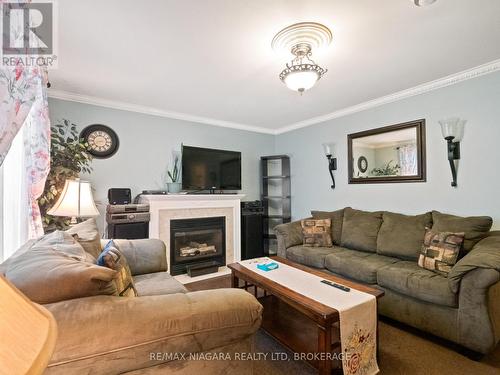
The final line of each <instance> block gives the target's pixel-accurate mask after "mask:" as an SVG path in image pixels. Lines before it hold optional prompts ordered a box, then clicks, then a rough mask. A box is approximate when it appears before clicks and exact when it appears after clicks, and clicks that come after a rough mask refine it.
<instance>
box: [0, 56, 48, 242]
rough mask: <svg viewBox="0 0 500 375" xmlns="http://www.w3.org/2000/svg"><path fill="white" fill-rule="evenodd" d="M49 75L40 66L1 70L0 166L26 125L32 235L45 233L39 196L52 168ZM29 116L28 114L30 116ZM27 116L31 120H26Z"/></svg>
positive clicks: (28, 192) (19, 66) (18, 66)
mask: <svg viewBox="0 0 500 375" xmlns="http://www.w3.org/2000/svg"><path fill="white" fill-rule="evenodd" d="M46 85H47V74H46V71H45V70H44V69H42V68H39V67H31V68H24V67H23V66H22V65H17V66H16V67H15V68H9V67H3V68H2V69H1V70H0V165H1V164H2V163H3V161H4V159H5V155H6V154H7V152H8V151H9V148H10V145H11V143H12V140H13V139H14V137H15V136H16V134H17V133H18V131H19V129H20V128H21V127H22V126H23V125H24V126H26V128H24V130H25V131H24V150H25V160H26V164H25V168H26V169H25V173H24V178H25V179H26V183H27V194H28V202H29V211H30V212H29V217H30V223H29V228H30V230H29V236H30V238H35V237H38V236H41V235H42V234H43V227H42V221H41V216H40V210H39V208H38V203H37V199H38V197H39V196H40V195H41V194H42V192H43V189H44V186H45V179H46V178H47V175H48V173H49V168H50V120H49V116H48V101H47V92H46V87H47V86H46ZM28 115H29V116H28ZM27 119H28V120H27Z"/></svg>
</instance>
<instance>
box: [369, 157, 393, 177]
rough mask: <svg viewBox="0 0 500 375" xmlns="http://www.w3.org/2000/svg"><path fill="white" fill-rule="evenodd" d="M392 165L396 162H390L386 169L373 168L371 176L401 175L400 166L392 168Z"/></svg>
mask: <svg viewBox="0 0 500 375" xmlns="http://www.w3.org/2000/svg"><path fill="white" fill-rule="evenodd" d="M391 163H394V160H391V161H390V162H388V163H387V164H386V165H385V166H384V167H381V168H373V169H372V171H371V175H373V176H396V175H398V174H399V169H400V166H399V165H398V164H395V165H393V166H391Z"/></svg>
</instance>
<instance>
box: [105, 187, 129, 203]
mask: <svg viewBox="0 0 500 375" xmlns="http://www.w3.org/2000/svg"><path fill="white" fill-rule="evenodd" d="M108 202H109V204H130V203H132V193H131V191H130V189H127V188H111V189H109V190H108Z"/></svg>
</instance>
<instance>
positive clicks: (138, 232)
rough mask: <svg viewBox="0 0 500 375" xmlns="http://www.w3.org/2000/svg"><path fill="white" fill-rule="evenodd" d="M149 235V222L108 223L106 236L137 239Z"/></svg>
mask: <svg viewBox="0 0 500 375" xmlns="http://www.w3.org/2000/svg"><path fill="white" fill-rule="evenodd" d="M148 237H149V222H138V223H125V224H108V238H120V239H126V240H137V239H141V238H148Z"/></svg>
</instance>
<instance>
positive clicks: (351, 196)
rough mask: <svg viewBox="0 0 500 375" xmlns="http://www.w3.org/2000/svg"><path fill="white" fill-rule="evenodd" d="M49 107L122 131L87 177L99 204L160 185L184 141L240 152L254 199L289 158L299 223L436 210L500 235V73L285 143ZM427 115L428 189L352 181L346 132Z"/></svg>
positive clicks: (54, 103)
mask: <svg viewBox="0 0 500 375" xmlns="http://www.w3.org/2000/svg"><path fill="white" fill-rule="evenodd" d="M49 104H50V113H51V118H52V120H53V121H54V120H56V119H60V118H68V119H70V120H71V121H73V122H75V123H76V124H78V125H79V126H80V127H84V126H86V125H89V124H93V123H102V124H106V125H109V126H110V127H111V128H113V129H114V130H115V131H116V132H117V133H118V136H119V137H120V150H119V151H118V153H117V154H116V155H114V156H113V157H112V158H110V159H104V160H99V159H96V160H95V161H94V163H93V166H94V171H93V173H92V174H91V176H90V177H89V179H90V180H91V181H92V183H93V186H94V187H95V189H96V199H97V200H99V201H101V202H103V203H106V201H107V198H106V197H107V190H108V188H110V187H130V188H132V191H133V193H134V194H137V193H139V192H140V191H142V190H143V189H155V188H159V187H160V183H161V175H162V173H163V172H164V169H165V167H166V165H167V163H168V160H169V158H170V155H171V151H172V150H173V149H177V150H178V149H179V148H180V144H181V142H183V143H185V144H188V145H194V146H203V147H212V148H221V149H231V150H239V151H241V152H242V159H243V160H242V161H243V162H242V184H243V190H242V192H243V193H245V194H247V199H249V200H250V199H258V197H259V194H260V184H259V158H260V156H262V155H265V154H273V153H276V154H289V155H290V156H291V166H292V214H293V217H294V218H301V217H304V216H306V215H308V214H309V211H310V210H311V209H324V210H330V209H336V208H341V207H345V206H352V207H356V208H360V209H365V210H379V209H383V210H392V211H396V212H402V213H410V214H412V213H421V212H425V211H427V210H432V209H437V210H442V211H444V212H449V213H455V214H459V215H490V216H492V217H493V218H494V220H495V222H496V223H495V228H500V199H499V198H500V197H499V193H498V191H500V147H499V146H498V144H499V142H500V73H494V74H489V75H485V76H482V77H479V78H476V79H472V80H469V81H465V82H462V83H460V84H456V85H453V86H449V87H446V88H443V89H439V90H436V91H432V92H429V93H426V94H422V95H418V96H414V97H412V98H409V99H405V100H402V101H398V102H395V103H391V104H387V105H384V106H380V107H377V108H373V109H370V110H366V111H363V112H359V113H356V114H353V115H349V116H345V117H342V118H338V119H335V120H331V121H328V122H325V123H322V124H317V125H314V126H310V127H307V128H302V129H298V130H295V131H292V132H288V133H284V134H280V135H278V136H272V135H265V134H258V133H253V132H246V131H239V130H233V129H228V128H221V127H216V126H207V125H203V124H196V123H190V122H185V121H180V120H172V119H166V118H162V117H156V116H150V115H144V114H139V113H134V112H127V111H121V110H114V109H109V108H103V107H98V106H93V105H86V104H80V103H73V102H67V101H61V100H56V99H50V103H49ZM451 116H458V117H461V118H463V119H467V120H468V122H467V125H466V130H465V137H464V140H463V142H462V160H461V161H460V166H459V172H458V188H456V189H453V188H451V186H450V181H451V174H450V169H449V166H448V161H447V159H446V147H445V141H444V140H443V139H442V136H441V131H440V127H439V125H438V120H440V119H443V118H447V117H451ZM420 118H425V119H426V121H427V142H426V145H427V182H426V183H408V184H373V185H349V184H347V134H349V133H354V132H357V131H361V130H367V129H372V128H377V127H380V126H385V125H391V124H397V123H401V122H405V121H410V120H416V119H420ZM329 141H331V142H335V143H336V144H337V158H338V170H337V171H336V172H335V177H336V182H337V188H336V189H335V190H331V189H330V184H331V182H330V176H329V174H328V170H327V161H326V158H325V156H324V155H323V151H322V147H321V144H322V143H324V142H329ZM100 209H101V211H102V210H103V209H104V206H101V207H100ZM101 223H102V216H101Z"/></svg>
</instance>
